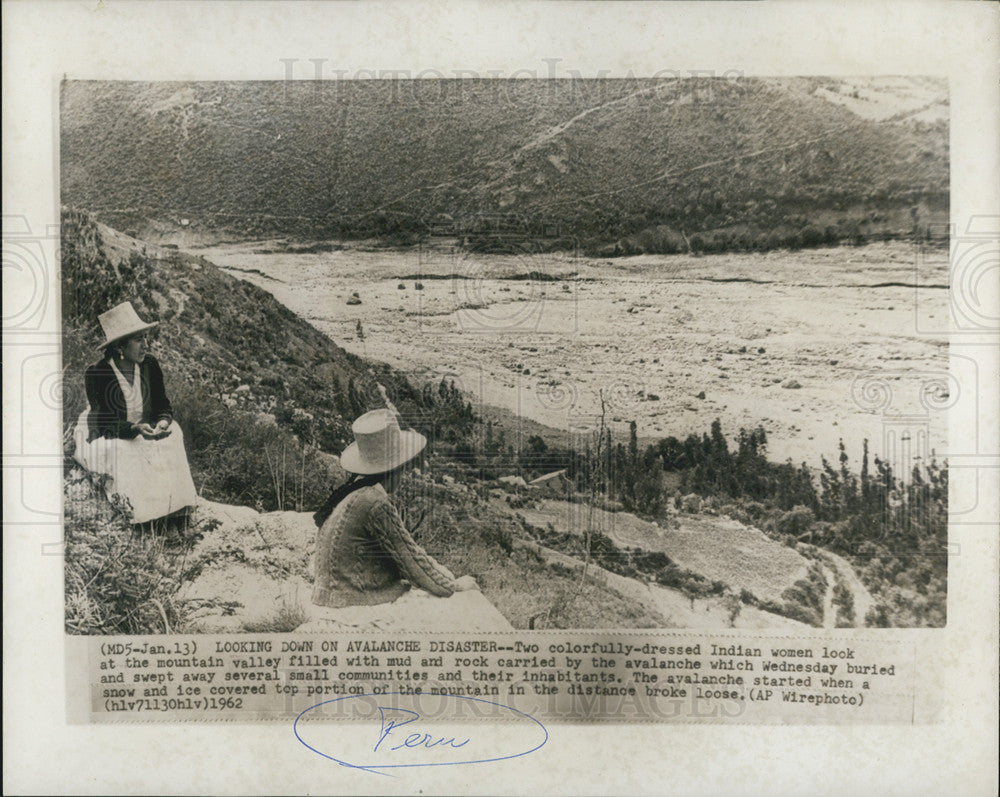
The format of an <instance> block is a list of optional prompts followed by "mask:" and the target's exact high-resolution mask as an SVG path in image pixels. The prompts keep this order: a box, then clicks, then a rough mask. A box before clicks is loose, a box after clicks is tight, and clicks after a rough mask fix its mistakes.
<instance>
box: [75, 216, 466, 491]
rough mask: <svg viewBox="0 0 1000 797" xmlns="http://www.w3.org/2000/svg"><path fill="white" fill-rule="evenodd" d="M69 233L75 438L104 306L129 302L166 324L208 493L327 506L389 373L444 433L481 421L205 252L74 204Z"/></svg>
mask: <svg viewBox="0 0 1000 797" xmlns="http://www.w3.org/2000/svg"><path fill="white" fill-rule="evenodd" d="M61 245H62V315H63V368H64V401H63V411H64V416H63V421H64V430H65V431H66V441H67V446H68V447H69V446H70V445H71V436H72V435H71V434H70V430H71V428H72V426H73V425H74V424H75V422H76V418H77V416H78V414H79V413H80V412H81V411H83V410H84V409H86V406H87V401H86V394H85V391H84V371H85V370H86V368H87V366H88V365H90V364H92V363H94V362H96V361H97V360H98V359H99V357H100V355H99V353H98V351H97V344H98V343H99V341H100V334H99V331H100V330H99V326H98V324H97V317H98V315H99V314H100V313H102V312H104V311H105V310H107V309H108V308H110V307H112V306H114V305H115V304H117V303H119V302H121V301H125V300H128V301H131V302H132V303H133V305H134V306H135V308H136V310H137V312H138V313H139V315H140V316H142V317H144V318H149V319H155V320H158V321H159V322H160V326H159V327H158V328H157V329H156V330H155V333H154V340H153V343H152V346H151V349H152V353H153V355H154V356H156V357H157V359H158V360H159V361H160V362H161V364H162V366H163V370H164V375H165V379H166V387H167V393H168V395H169V397H170V399H171V401H172V402H173V404H174V407H175V412H176V414H177V417H178V419H179V420H180V422H181V425H182V427H183V428H184V430H185V444H186V446H187V451H188V456H189V459H190V460H191V465H192V472H193V474H194V477H195V484H196V486H197V487H198V488H199V491H200V493H201V494H202V495H203V496H205V497H208V498H217V499H220V500H229V501H237V502H240V503H247V504H249V505H255V504H260V507H261V508H266V509H281V508H285V509H288V508H304V507H309V506H313V507H315V506H318V505H319V504H320V503H321V502H322V500H323V499H324V498H325V497H326V495H327V494H328V492H329V489H330V484H331V480H335V479H336V478H338V476H339V474H340V471H339V467H338V466H336V464H335V462H334V461H333V460H331V458H330V454H334V453H337V452H339V451H341V450H342V449H343V447H344V446H345V445H346V444H347V443H348V442H350V440H351V439H352V435H351V432H350V425H351V422H352V421H353V419H354V418H356V417H357V416H358V415H360V414H361V413H363V412H365V411H367V410H369V409H373V408H375V407H380V406H384V404H383V401H382V398H381V393H380V390H379V386H380V385H381V386H383V387H384V388H385V390H386V391H387V394H388V395H389V396H390V397H391V399H392V401H393V402H394V403H395V404H396V406H397V407H398V408H399V410H400V412H401V413H403V415H404V417H405V418H406V419H407V421H408V423H409V424H410V425H411V426H412V427H413V428H418V429H421V430H422V431H424V432H425V434H427V435H429V436H431V440H432V443H433V441H434V439H435V438H436V436H438V435H441V436H444V437H447V436H448V435H450V434H454V433H455V432H456V430H459V431H460V430H461V429H462V428H464V425H465V424H468V423H469V422H471V411H470V410H469V409H468V408H467V406H466V404H465V402H464V400H463V399H462V397H461V396H459V395H458V394H457V392H455V391H449V390H447V389H445V388H446V387H447V386H444V387H443V388H441V389H439V390H434V391H428V390H426V389H424V390H419V389H416V388H415V387H414V386H412V385H411V384H410V383H409V382H408V381H407V379H406V378H405V377H404V376H402V375H400V374H398V373H397V372H395V371H393V370H392V369H391V368H389V367H388V366H384V365H374V364H371V363H366V362H364V361H363V360H361V359H360V358H358V357H356V356H355V355H353V354H349V353H347V352H345V351H344V350H343V349H342V348H341V347H339V346H337V345H336V343H334V342H333V341H331V340H330V338H328V337H327V336H326V335H324V334H322V333H321V332H319V331H317V330H316V329H315V328H314V327H312V326H310V325H309V324H308V323H307V322H305V321H303V320H302V319H300V318H299V317H298V316H296V315H294V314H293V313H292V312H291V311H290V310H288V309H287V308H286V307H284V306H283V305H281V304H280V303H278V302H277V301H276V300H275V299H274V298H273V297H272V296H271V295H270V294H268V293H267V292H265V291H263V290H261V289H259V288H257V287H255V286H253V285H250V284H248V283H246V282H243V281H240V280H237V279H234V278H233V277H231V276H229V275H227V274H225V273H223V272H222V271H220V270H219V269H218V268H216V267H215V266H214V265H213V264H212V263H210V262H208V261H207V260H205V259H204V258H200V257H192V256H190V255H187V254H184V253H181V252H178V251H177V250H176V249H171V248H167V247H157V246H154V245H151V244H147V243H144V242H141V241H138V240H136V239H133V238H131V237H129V236H127V235H124V234H122V233H120V232H118V231H116V230H113V229H111V228H109V227H107V226H106V225H104V224H101V223H100V222H97V221H96V220H94V219H93V218H92V217H91V216H90V215H89V214H87V213H84V212H80V211H75V210H68V209H67V210H64V212H63V224H62V241H61ZM67 452H69V448H67Z"/></svg>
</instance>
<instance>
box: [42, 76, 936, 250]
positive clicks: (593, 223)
mask: <svg viewBox="0 0 1000 797" xmlns="http://www.w3.org/2000/svg"><path fill="white" fill-rule="evenodd" d="M947 103H948V98H947V85H946V83H945V82H944V81H937V80H933V79H930V78H866V79H856V80H848V79H827V78H774V79H758V78H747V79H736V80H723V79H713V80H690V79H689V80H656V81H652V80H618V81H613V80H605V81H572V80H564V81H528V80H524V81H487V80H480V81H457V80H456V81H408V82H402V83H392V82H388V81H326V82H323V81H319V82H244V83H235V82H231V83H118V82H79V81H74V82H67V83H64V84H63V89H62V115H61V122H62V129H61V175H62V201H63V203H64V204H67V205H72V206H74V207H80V208H85V209H87V210H90V211H92V212H94V213H96V214H97V215H98V217H99V218H100V219H102V220H105V221H108V222H110V223H113V224H114V225H115V226H117V227H119V228H120V229H126V230H128V231H130V232H134V233H136V234H139V235H152V234H153V233H154V232H155V231H157V230H158V231H159V232H162V231H163V230H164V229H165V228H166V229H179V228H181V227H186V228H189V229H191V230H192V231H197V230H202V231H205V230H211V231H226V232H227V233H229V234H235V235H240V236H254V235H263V234H273V233H280V234H288V235H297V236H301V237H321V236H336V235H355V236H357V235H379V234H392V233H400V232H403V233H405V232H408V231H410V232H412V231H423V230H426V229H427V228H428V226H429V225H431V224H433V223H434V222H435V220H440V219H446V220H448V221H451V220H454V219H459V218H463V217H469V216H474V215H475V214H496V213H504V214H516V215H519V216H522V217H524V218H526V219H528V220H530V223H532V224H536V226H537V224H538V223H539V222H542V223H543V224H544V225H545V226H548V227H549V228H551V229H553V230H556V231H557V234H559V235H564V234H572V235H575V236H577V237H579V238H583V239H585V240H588V241H596V242H612V241H616V240H619V239H621V238H622V237H623V236H630V235H636V234H639V233H641V232H642V231H644V230H654V229H657V228H661V230H670V231H674V232H675V233H677V234H678V235H681V236H685V237H687V236H690V235H691V234H693V233H706V232H709V231H719V230H727V231H730V232H731V233H732V235H733V236H736V235H738V234H740V233H747V232H748V231H750V232H759V231H773V230H779V229H781V230H784V229H795V230H802V229H803V228H805V227H806V226H809V225H813V226H816V227H818V228H819V229H825V228H826V227H832V228H833V232H832V233H831V234H832V235H848V234H850V226H851V224H852V223H876V224H877V223H878V222H879V221H880V220H881V221H883V222H885V223H884V224H882V226H881V228H880V229H882V230H884V231H886V232H890V233H894V234H895V233H902V232H906V233H908V232H910V228H911V227H912V226H914V225H919V224H920V223H921V222H923V223H924V224H926V223H927V221H928V219H930V217H931V215H932V214H935V213H938V214H939V213H940V212H942V211H946V210H947V206H948V183H949V162H948V124H947Z"/></svg>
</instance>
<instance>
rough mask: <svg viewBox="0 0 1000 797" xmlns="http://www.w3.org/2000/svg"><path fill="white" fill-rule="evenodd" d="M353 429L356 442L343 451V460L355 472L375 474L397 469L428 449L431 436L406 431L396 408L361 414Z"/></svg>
mask: <svg viewBox="0 0 1000 797" xmlns="http://www.w3.org/2000/svg"><path fill="white" fill-rule="evenodd" d="M351 430H352V431H353V432H354V442H353V443H351V444H350V445H349V446H348V447H347V448H345V449H344V453H343V454H341V455H340V464H341V466H342V467H343V468H344V470H347V471H350V472H351V473H360V474H365V475H368V474H373V473H386V472H387V471H390V470H394V469H396V468H398V467H399V466H400V465H402V464H403V463H404V462H409V461H410V460H411V459H413V458H414V457H416V456H417V454H419V453H420V452H421V451H423V450H424V446H426V445H427V438H426V437H424V436H423V435H422V434H420V432H414V431H410V430H406V431H403V430H401V429H400V428H399V421H397V420H396V415H395V413H394V412H392V410H388V409H382V410H372V411H371V412H366V413H365V414H364V415H362V416H361V417H360V418H358V419H357V420H356V421H355V422H354V423H353V425H352V426H351Z"/></svg>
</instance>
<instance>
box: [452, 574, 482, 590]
mask: <svg viewBox="0 0 1000 797" xmlns="http://www.w3.org/2000/svg"><path fill="white" fill-rule="evenodd" d="M473 589H479V585H478V584H477V583H476V579H474V578H473V577H472V576H462V577H461V578H459V579H456V580H455V592H468V591H469V590H473Z"/></svg>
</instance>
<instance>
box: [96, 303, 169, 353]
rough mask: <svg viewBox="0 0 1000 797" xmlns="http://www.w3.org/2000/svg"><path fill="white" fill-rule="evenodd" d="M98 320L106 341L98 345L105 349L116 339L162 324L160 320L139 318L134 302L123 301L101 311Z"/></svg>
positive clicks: (99, 347)
mask: <svg viewBox="0 0 1000 797" xmlns="http://www.w3.org/2000/svg"><path fill="white" fill-rule="evenodd" d="M97 320H98V321H100V322H101V330H102V331H103V332H104V343H102V344H101V345H100V346H98V347H97V348H98V349H104V348H106V347H108V346H110V345H111V344H112V343H114V342H115V341H118V340H121V339H122V338H128V337H131V336H132V335H136V334H138V333H139V332H145V331H146V330H147V329H152V328H153V327H156V326H159V325H160V322H159V321H153V322H151V323H146V322H145V321H143V320H142V319H141V318H139V315H138V313H136V311H135V308H134V307H133V306H132V302H122V303H121V304H119V305H115V306H114V307H112V308H111V309H110V310H108V311H107V312H105V313H101V314H100V315H99V316H98V317H97Z"/></svg>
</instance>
